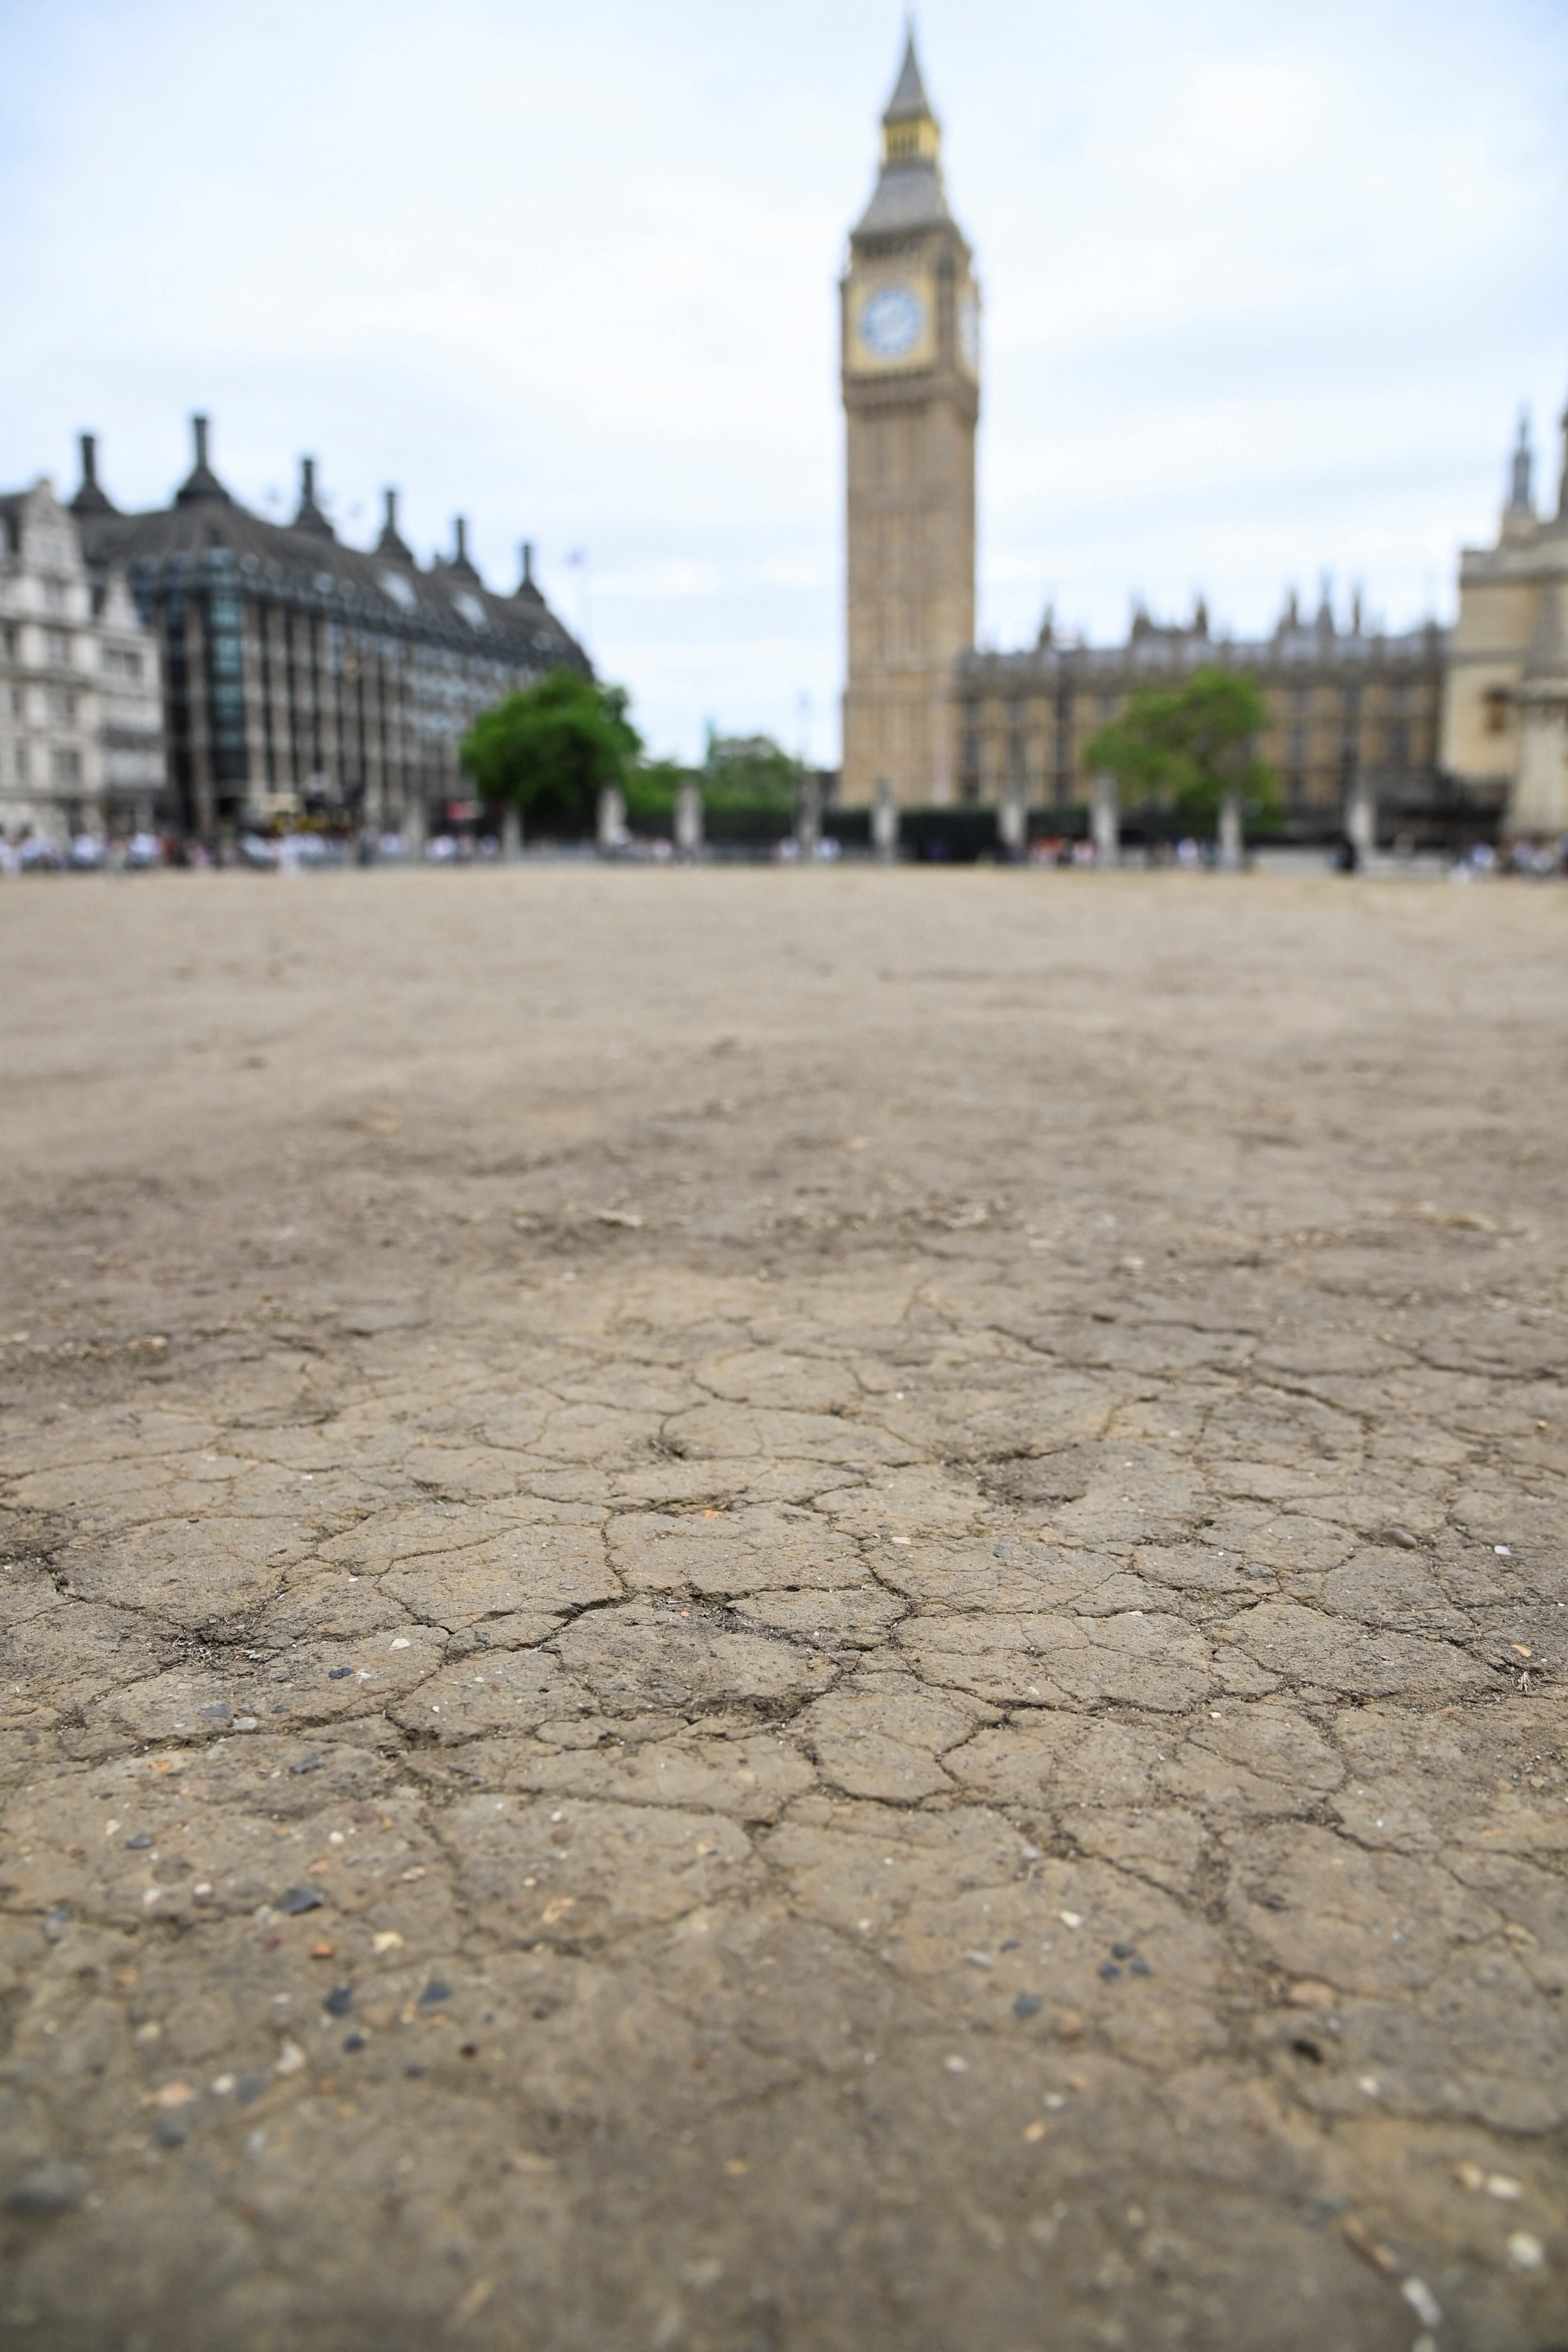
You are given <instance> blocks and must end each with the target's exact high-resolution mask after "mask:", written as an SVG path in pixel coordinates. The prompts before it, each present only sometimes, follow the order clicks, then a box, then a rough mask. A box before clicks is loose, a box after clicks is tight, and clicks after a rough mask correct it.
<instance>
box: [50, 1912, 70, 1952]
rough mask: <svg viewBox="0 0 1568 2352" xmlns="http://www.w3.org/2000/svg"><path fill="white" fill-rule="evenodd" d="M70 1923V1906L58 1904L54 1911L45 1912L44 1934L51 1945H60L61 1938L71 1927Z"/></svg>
mask: <svg viewBox="0 0 1568 2352" xmlns="http://www.w3.org/2000/svg"><path fill="white" fill-rule="evenodd" d="M70 1922H71V1915H70V1906H69V1905H68V1904H66V1903H57V1904H56V1906H55V1907H54V1909H53V1910H52V1911H46V1912H45V1914H44V1933H45V1935H46V1936H47V1937H48V1940H49V1942H50V1943H51V1944H58V1942H59V1940H60V1937H62V1936H63V1935H64V1934H65V1931H66V1929H67V1928H68V1927H69V1926H70Z"/></svg>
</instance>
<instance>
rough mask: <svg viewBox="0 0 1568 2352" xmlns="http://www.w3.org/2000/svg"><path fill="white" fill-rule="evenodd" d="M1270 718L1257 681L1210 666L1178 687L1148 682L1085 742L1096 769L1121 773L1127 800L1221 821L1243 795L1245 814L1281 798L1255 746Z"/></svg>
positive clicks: (1261, 812) (1198, 820)
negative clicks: (1228, 802) (1228, 805)
mask: <svg viewBox="0 0 1568 2352" xmlns="http://www.w3.org/2000/svg"><path fill="white" fill-rule="evenodd" d="M1267 723H1268V710H1267V709H1266V707H1265V704H1264V700H1263V697H1262V694H1261V693H1260V692H1259V690H1258V683H1257V681H1256V679H1254V678H1252V677H1248V676H1247V674H1246V673H1245V671H1237V670H1228V669H1219V668H1217V667H1213V666H1210V667H1206V668H1204V669H1199V670H1194V673H1193V675H1192V677H1190V678H1187V679H1186V680H1185V681H1184V683H1183V684H1182V685H1180V686H1177V687H1145V688H1142V689H1141V690H1140V691H1139V692H1138V693H1137V694H1134V695H1132V696H1131V698H1130V699H1129V701H1128V704H1127V708H1126V709H1125V710H1123V711H1122V713H1121V716H1120V718H1117V719H1111V720H1110V721H1109V722H1108V724H1107V725H1105V726H1104V727H1102V728H1100V731H1099V733H1098V734H1096V735H1093V736H1091V737H1090V739H1089V742H1088V743H1086V744H1085V746H1084V754H1083V756H1084V760H1085V762H1086V764H1087V765H1088V766H1089V769H1090V770H1091V771H1093V772H1097V773H1099V772H1106V773H1108V774H1110V775H1112V776H1114V777H1115V778H1116V781H1117V783H1118V785H1119V786H1120V787H1121V793H1122V795H1123V797H1124V798H1125V799H1127V800H1130V801H1133V802H1138V801H1142V802H1145V803H1156V804H1159V805H1163V806H1165V807H1168V808H1172V809H1173V810H1174V811H1175V813H1176V814H1177V815H1179V816H1182V817H1184V818H1186V819H1187V820H1188V821H1189V822H1190V823H1192V824H1203V825H1211V826H1212V825H1213V824H1215V822H1216V821H1217V819H1218V816H1219V810H1220V804H1221V803H1222V802H1223V801H1224V800H1225V799H1226V797H1227V796H1228V795H1229V794H1230V793H1235V794H1236V796H1237V799H1238V800H1239V801H1240V803H1241V805H1242V808H1243V810H1244V812H1246V813H1247V814H1251V815H1252V816H1254V817H1258V816H1267V815H1268V814H1271V813H1272V811H1273V810H1274V808H1275V806H1276V804H1277V791H1276V786H1275V782H1274V776H1273V772H1272V771H1271V770H1270V769H1269V768H1268V767H1267V766H1266V765H1265V764H1264V762H1263V761H1261V760H1259V759H1258V757H1257V755H1256V753H1255V751H1254V750H1253V748H1252V747H1253V743H1254V740H1255V739H1256V738H1257V737H1258V735H1260V734H1261V733H1262V731H1263V729H1264V727H1265V726H1266V725H1267Z"/></svg>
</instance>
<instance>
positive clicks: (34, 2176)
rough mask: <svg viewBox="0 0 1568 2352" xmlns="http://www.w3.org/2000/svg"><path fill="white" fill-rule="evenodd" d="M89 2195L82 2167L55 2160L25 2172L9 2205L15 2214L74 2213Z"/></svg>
mask: <svg viewBox="0 0 1568 2352" xmlns="http://www.w3.org/2000/svg"><path fill="white" fill-rule="evenodd" d="M86 2195H87V2175H86V2173H85V2172H83V2171H82V2169H81V2168H80V2166H79V2165H75V2164H61V2163H59V2162H58V2161H57V2160H54V2159H51V2161H50V2162H49V2163H47V2164H40V2165H39V2167H38V2168H37V2171H36V2172H27V2173H24V2174H23V2176H22V2178H21V2179H20V2180H18V2181H17V2183H16V2187H15V2188H14V2189H12V2190H11V2192H10V2194H9V2196H8V2197H7V2198H6V2200H5V2206H6V2210H7V2211H8V2212H12V2213H74V2212H75V2210H76V2209H77V2207H78V2206H79V2204H80V2203H81V2200H82V2199H83V2198H84V2197H85V2196H86Z"/></svg>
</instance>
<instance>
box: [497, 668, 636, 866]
mask: <svg viewBox="0 0 1568 2352" xmlns="http://www.w3.org/2000/svg"><path fill="white" fill-rule="evenodd" d="M626 700H627V698H626V690H625V688H622V687H618V686H598V685H595V681H594V680H593V679H592V678H589V677H582V676H581V675H580V674H579V673H578V672H577V671H576V670H571V669H554V670H552V671H551V672H550V673H549V675H548V677H542V678H541V679H540V681H539V684H538V685H537V686H531V687H526V688H523V689H522V690H521V692H520V693H517V694H509V695H508V696H507V697H506V698H505V700H504V701H501V702H498V703H497V704H495V706H494V708H493V709H489V710H483V711H481V712H480V713H479V717H478V718H477V719H475V721H474V723H473V725H472V727H471V728H470V729H469V730H468V733H467V735H465V736H464V738H463V741H462V747H461V755H460V756H461V758H462V762H463V765H464V767H465V768H466V769H467V770H468V773H469V775H470V776H472V778H473V780H474V782H475V783H476V785H477V786H478V787H479V793H480V795H481V797H482V798H483V799H485V800H487V801H514V802H515V803H517V805H518V807H519V808H520V809H521V812H522V814H523V817H524V820H525V822H526V823H527V824H528V825H529V827H530V829H531V831H534V832H543V833H557V832H558V833H591V832H592V831H593V829H594V823H595V813H596V811H597V807H598V799H599V793H600V790H601V788H602V787H603V786H604V785H605V784H618V785H619V786H620V787H621V789H622V790H623V791H625V789H626V780H627V777H628V776H629V774H630V773H631V770H632V763H633V762H634V761H635V760H636V759H637V754H638V752H639V751H641V750H642V739H641V737H640V736H639V735H638V734H637V730H636V728H635V727H633V726H632V724H631V722H630V720H629V719H627V717H626Z"/></svg>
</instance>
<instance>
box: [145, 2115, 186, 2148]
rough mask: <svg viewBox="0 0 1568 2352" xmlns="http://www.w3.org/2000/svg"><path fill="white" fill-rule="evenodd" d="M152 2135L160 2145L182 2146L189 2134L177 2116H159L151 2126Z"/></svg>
mask: <svg viewBox="0 0 1568 2352" xmlns="http://www.w3.org/2000/svg"><path fill="white" fill-rule="evenodd" d="M189 2137H190V2134H189V2132H188V2131H187V2130H186V2129H185V2126H184V2124H183V2123H182V2122H181V2121H180V2118H179V2116H159V2117H158V2120H157V2122H156V2123H155V2124H154V2125H153V2138H154V2139H155V2140H156V2141H157V2143H158V2145H159V2147H184V2144H185V2142H186V2140H187V2139H189Z"/></svg>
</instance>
